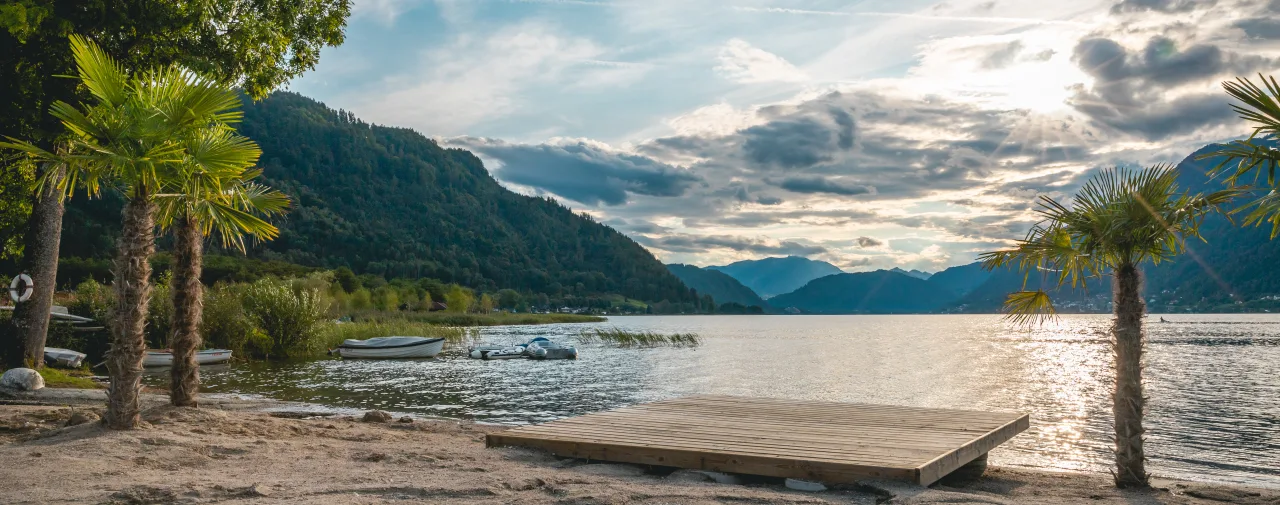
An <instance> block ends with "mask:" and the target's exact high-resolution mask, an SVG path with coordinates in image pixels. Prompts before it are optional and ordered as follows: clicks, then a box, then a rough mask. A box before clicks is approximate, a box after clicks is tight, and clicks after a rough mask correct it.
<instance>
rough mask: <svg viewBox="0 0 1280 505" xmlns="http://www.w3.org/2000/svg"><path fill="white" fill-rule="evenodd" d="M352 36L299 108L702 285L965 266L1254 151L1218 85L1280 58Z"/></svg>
mask: <svg viewBox="0 0 1280 505" xmlns="http://www.w3.org/2000/svg"><path fill="white" fill-rule="evenodd" d="M348 23H349V24H348V28H347V39H346V42H345V43H344V44H343V45H341V46H339V47H336V48H331V49H327V50H325V51H324V52H323V54H322V57H321V61H320V64H319V65H318V66H317V68H316V69H315V70H314V71H312V72H309V73H307V74H305V75H304V76H302V77H300V78H299V79H297V80H295V81H294V82H293V83H292V84H291V86H290V87H291V89H292V90H293V91H297V92H299V93H302V94H304V95H307V96H310V97H313V98H316V99H318V100H321V101H323V102H325V103H326V104H327V105H329V106H330V107H332V108H335V109H337V108H342V109H346V110H348V111H352V112H354V113H355V114H356V115H357V116H360V117H361V118H363V119H364V120H366V121H369V122H373V123H377V124H385V125H393V126H404V127H410V128H413V129H415V130H417V131H418V132H420V133H422V134H423V135H425V136H427V137H430V138H433V139H436V140H437V141H438V142H439V143H440V144H441V145H444V146H448V147H460V148H465V149H468V150H470V151H472V152H475V153H476V154H477V155H478V156H480V158H481V159H482V160H484V162H485V165H486V167H487V168H488V169H489V171H490V173H491V174H492V175H493V176H494V177H495V178H496V179H497V180H498V181H499V182H500V183H502V184H503V185H504V186H506V187H508V188H510V189H512V190H514V191H517V192H520V193H523V194H529V195H540V196H549V197H553V198H555V199H556V200H558V201H560V202H562V203H564V204H565V205H567V206H569V207H571V208H573V209H574V210H576V211H582V212H586V213H588V214H591V215H592V216H594V217H595V218H596V219H597V220H599V221H600V222H603V223H605V224H608V225H610V226H612V227H614V228H616V229H618V230H619V231H621V232H623V233H625V234H626V235H628V236H629V237H631V238H632V239H634V240H635V241H636V242H638V243H640V244H641V245H643V246H645V247H646V248H648V249H649V250H650V251H651V252H653V253H654V255H656V256H657V257H658V258H659V259H661V260H662V261H664V262H667V263H677V262H678V263H690V264H696V265H701V266H707V265H718V264H726V263H730V262H733V261H737V260H743V259H756V258H763V257H769V256H786V255H797V256H805V257H809V258H812V259H817V260H824V261H828V262H831V263H832V264H834V265H836V266H838V267H840V268H842V269H844V270H846V271H864V270H875V269H880V268H892V267H895V266H897V267H902V268H906V269H920V270H925V271H930V272H932V271H938V270H941V269H943V268H946V267H949V266H955V265H961V264H966V263H970V262H972V261H974V259H975V257H976V255H977V254H978V253H980V252H983V251H988V250H993V249H998V248H1002V247H1005V246H1007V245H1009V244H1010V243H1011V241H1012V240H1015V239H1018V238H1021V237H1022V236H1023V235H1024V234H1025V233H1026V231H1027V230H1028V229H1029V228H1030V226H1031V225H1032V223H1034V222H1035V221H1036V217H1035V214H1034V212H1033V210H1034V207H1035V204H1034V202H1035V200H1036V199H1037V198H1038V197H1040V196H1049V197H1053V198H1057V199H1064V198H1069V197H1070V195H1071V194H1072V193H1073V192H1074V191H1075V190H1076V189H1077V188H1078V187H1079V186H1080V185H1081V184H1082V183H1083V182H1084V180H1086V179H1087V178H1088V177H1089V176H1090V175H1091V174H1092V173H1095V172H1096V171H1097V170H1098V169H1099V168H1101V167H1105V166H1114V165H1144V166H1145V165H1151V164H1155V163H1176V162H1178V161H1179V160H1181V159H1182V158H1184V157H1186V156H1187V155H1188V154H1190V153H1191V152H1192V151H1194V150H1196V149H1198V148H1199V147H1202V146H1203V145H1205V144H1207V143H1211V142H1217V141H1222V140H1224V139H1228V138H1231V137H1234V136H1239V135H1244V134H1247V133H1248V132H1249V130H1248V127H1247V125H1246V124H1245V123H1244V122H1243V121H1241V120H1240V119H1238V118H1237V117H1236V116H1235V114H1234V113H1233V112H1232V110H1231V108H1230V102H1229V99H1228V97H1227V95H1226V94H1225V93H1224V92H1223V91H1222V88H1221V83H1222V81H1224V80H1228V79H1233V78H1235V77H1237V76H1256V75H1258V74H1259V73H1263V74H1267V75H1270V74H1271V73H1273V72H1274V71H1275V69H1276V67H1277V65H1276V63H1277V57H1280V0H1273V1H1272V0H1249V1H1239V0H1216V1H1215V0H1072V1H1068V2H1046V1H1043V0H1030V1H1020V0H1017V1H1015V0H994V1H992V0H973V1H966V0H943V1H919V0H896V1H877V0H843V1H834V0H812V1H803V0H802V1H792V2H783V1H749V0H743V1H734V0H725V1H720V0H715V1H712V0H640V1H632V0H599V1H597V0H523V1H520V0H435V1H432V0H355V6H354V8H353V13H352V16H351V18H350V20H349V21H348ZM1255 80H1256V77H1255Z"/></svg>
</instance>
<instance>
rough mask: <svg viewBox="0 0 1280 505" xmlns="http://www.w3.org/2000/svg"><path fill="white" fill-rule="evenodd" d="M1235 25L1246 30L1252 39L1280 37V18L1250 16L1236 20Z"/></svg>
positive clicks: (1245, 32) (1246, 33)
mask: <svg viewBox="0 0 1280 505" xmlns="http://www.w3.org/2000/svg"><path fill="white" fill-rule="evenodd" d="M1235 27H1236V28H1239V29H1241V30H1244V34H1245V35H1246V36H1248V37H1249V38H1252V39H1266V40H1275V39H1280V19H1276V18H1270V17H1266V18H1261V17H1259V18H1248V19H1241V20H1239V21H1236V22H1235Z"/></svg>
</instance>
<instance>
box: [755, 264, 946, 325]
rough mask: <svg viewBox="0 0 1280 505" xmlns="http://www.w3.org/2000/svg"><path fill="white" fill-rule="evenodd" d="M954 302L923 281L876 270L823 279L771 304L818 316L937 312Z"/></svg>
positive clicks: (779, 296)
mask: <svg viewBox="0 0 1280 505" xmlns="http://www.w3.org/2000/svg"><path fill="white" fill-rule="evenodd" d="M953 300H955V296H954V295H953V294H951V293H948V292H944V291H940V290H938V289H937V288H935V287H934V286H933V285H931V284H929V282H928V281H925V280H923V279H917V278H915V277H912V276H910V275H906V274H903V273H898V272H893V271H890V270H877V271H875V272H858V273H852V274H836V275H828V276H826V277H820V278H817V279H814V280H812V281H809V283H808V284H805V285H804V287H802V288H800V289H797V290H795V291H792V292H790V293H787V294H784V295H778V296H775V297H773V298H770V299H769V303H770V304H772V305H773V306H774V307H778V308H781V309H786V308H789V307H795V308H797V309H800V310H801V311H804V312H809V313H816V314H913V313H928V312H935V311H937V310H939V309H940V308H942V307H945V306H946V305H947V304H948V303H950V302H951V301H953Z"/></svg>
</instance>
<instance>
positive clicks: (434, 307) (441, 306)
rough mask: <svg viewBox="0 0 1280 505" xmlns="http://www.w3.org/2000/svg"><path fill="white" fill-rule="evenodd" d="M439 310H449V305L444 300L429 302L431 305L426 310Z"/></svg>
mask: <svg viewBox="0 0 1280 505" xmlns="http://www.w3.org/2000/svg"><path fill="white" fill-rule="evenodd" d="M441 310H449V306H448V305H446V304H445V303H444V302H431V307H430V308H428V309H427V312H437V311H441Z"/></svg>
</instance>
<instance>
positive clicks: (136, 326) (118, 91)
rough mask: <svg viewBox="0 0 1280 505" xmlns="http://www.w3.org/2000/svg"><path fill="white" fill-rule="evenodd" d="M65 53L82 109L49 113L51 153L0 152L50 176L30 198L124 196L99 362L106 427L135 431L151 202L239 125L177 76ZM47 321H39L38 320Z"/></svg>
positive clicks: (84, 47) (92, 52) (89, 50)
mask: <svg viewBox="0 0 1280 505" xmlns="http://www.w3.org/2000/svg"><path fill="white" fill-rule="evenodd" d="M71 47H72V53H73V54H74V56H75V62H76V70H77V72H78V78H79V80H80V82H81V83H83V85H84V86H85V88H86V89H88V90H89V92H90V95H91V97H92V100H91V103H83V104H81V105H80V106H79V107H76V106H72V105H70V104H68V103H66V102H61V101H59V102H55V103H54V104H53V105H52V106H51V108H50V109H51V112H52V114H53V116H55V117H57V118H58V119H59V121H61V122H62V125H63V127H64V128H66V130H67V131H68V132H71V135H70V136H69V137H68V138H67V139H66V140H65V141H64V143H63V144H62V146H61V147H60V148H59V150H58V151H57V152H49V151H46V150H43V149H41V148H40V147H39V146H37V145H35V144H33V143H30V142H16V143H8V144H5V146H6V147H13V148H17V149H20V150H22V151H24V152H26V153H28V154H29V155H30V156H32V157H33V158H35V159H36V160H39V161H41V162H44V163H46V164H47V165H49V166H56V167H58V168H57V170H47V171H45V172H44V174H43V175H42V176H41V178H40V180H39V181H38V187H39V190H40V191H42V192H46V193H50V192H53V191H52V190H53V189H57V191H56V192H54V193H56V194H57V196H58V197H59V198H58V199H59V200H61V197H65V196H67V195H69V194H70V193H72V192H73V191H74V190H75V189H76V188H79V187H84V188H85V189H87V191H88V192H89V193H90V194H96V193H98V191H99V189H100V187H101V185H102V184H104V183H107V184H113V185H119V186H120V187H122V188H123V189H124V192H125V194H126V203H125V208H124V212H123V218H122V224H121V237H120V239H119V241H118V249H117V251H116V258H115V262H114V266H113V270H114V273H115V276H116V278H115V281H114V282H113V283H112V288H113V291H114V293H115V301H114V304H115V305H114V308H113V310H112V317H111V325H110V326H111V334H112V345H111V351H110V355H109V357H108V359H107V370H108V374H109V376H110V378H111V386H110V388H109V389H108V391H107V414H106V418H105V420H106V422H107V426H108V427H110V428H115V429H130V428H133V427H135V426H137V424H138V422H139V412H140V403H139V398H138V391H139V388H140V385H141V378H142V356H143V352H144V351H145V350H146V337H145V328H146V317H147V313H148V308H149V303H150V296H151V264H150V260H151V256H152V254H154V252H155V231H154V228H155V225H156V221H155V217H156V215H155V214H156V205H155V197H156V194H157V192H158V191H159V190H161V189H162V188H163V187H164V183H165V181H167V180H172V179H173V178H176V177H177V174H179V173H180V172H181V168H182V167H183V166H185V165H186V164H187V163H188V162H189V160H190V157H191V155H192V152H189V151H188V148H189V147H190V146H191V145H193V143H198V140H195V139H196V138H198V137H199V136H201V135H203V134H204V132H206V131H207V129H208V128H210V127H211V126H214V125H219V124H226V123H228V122H231V121H234V120H235V119H238V118H239V117H240V114H239V112H238V111H237V109H238V107H239V105H240V98H239V96H238V95H237V94H236V92H235V91H233V90H231V89H228V88H226V87H224V86H221V85H219V84H218V83H216V82H214V81H211V80H209V79H205V78H203V77H200V76H198V75H196V74H194V73H192V72H190V71H188V70H185V69H182V68H180V67H177V66H169V67H167V68H164V69H158V70H150V71H147V72H143V73H139V74H136V75H130V73H128V72H127V71H125V69H124V68H123V67H122V66H121V65H120V64H119V63H117V62H116V61H115V60H114V59H112V58H111V57H110V56H108V55H107V54H106V53H105V52H104V51H102V49H101V48H99V47H98V46H97V45H95V44H93V43H92V42H90V41H89V40H88V39H85V38H83V37H80V36H75V35H73V36H71ZM46 318H47V316H46Z"/></svg>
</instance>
